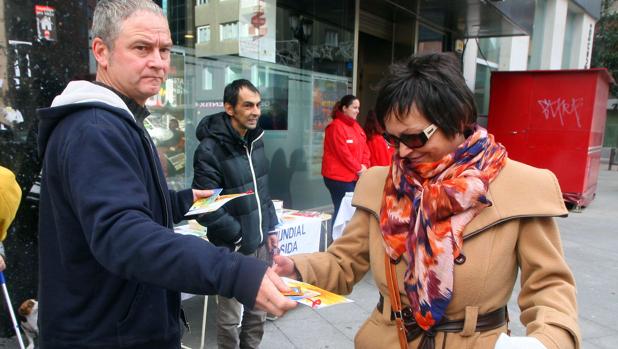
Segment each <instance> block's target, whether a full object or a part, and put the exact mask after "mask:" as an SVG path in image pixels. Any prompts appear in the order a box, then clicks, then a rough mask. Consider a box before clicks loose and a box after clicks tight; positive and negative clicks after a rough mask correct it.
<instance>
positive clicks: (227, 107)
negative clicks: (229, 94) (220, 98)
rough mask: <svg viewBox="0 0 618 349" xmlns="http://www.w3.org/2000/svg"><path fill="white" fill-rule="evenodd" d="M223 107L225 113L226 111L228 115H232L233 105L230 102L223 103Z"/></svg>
mask: <svg viewBox="0 0 618 349" xmlns="http://www.w3.org/2000/svg"><path fill="white" fill-rule="evenodd" d="M223 108H225V113H226V114H227V115H228V116H233V115H234V106H233V105H232V104H230V103H225V104H224V105H223Z"/></svg>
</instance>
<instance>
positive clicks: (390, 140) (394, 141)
mask: <svg viewBox="0 0 618 349" xmlns="http://www.w3.org/2000/svg"><path fill="white" fill-rule="evenodd" d="M382 137H384V140H386V143H388V144H389V145H390V146H391V147H398V146H399V142H398V139H397V137H395V136H393V135H391V134H388V133H386V132H384V133H383V134H382Z"/></svg>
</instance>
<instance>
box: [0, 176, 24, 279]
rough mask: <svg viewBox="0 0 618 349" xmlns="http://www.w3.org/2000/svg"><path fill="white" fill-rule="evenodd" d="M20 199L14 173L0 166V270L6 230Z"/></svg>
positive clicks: (2, 266)
mask: <svg viewBox="0 0 618 349" xmlns="http://www.w3.org/2000/svg"><path fill="white" fill-rule="evenodd" d="M20 200H21V188H20V187H19V184H17V181H16V180H15V175H14V174H13V172H11V171H10V170H9V169H7V168H4V167H2V166H0V272H1V271H4V269H5V268H6V264H5V262H4V258H5V255H4V245H2V241H4V239H5V238H6V232H7V231H8V229H9V226H10V225H11V222H13V219H14V218H15V214H16V213H17V207H19V202H20Z"/></svg>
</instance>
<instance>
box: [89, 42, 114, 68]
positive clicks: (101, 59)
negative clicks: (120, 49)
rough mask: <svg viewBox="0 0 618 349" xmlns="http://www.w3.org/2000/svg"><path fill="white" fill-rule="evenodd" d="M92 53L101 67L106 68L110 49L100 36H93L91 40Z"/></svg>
mask: <svg viewBox="0 0 618 349" xmlns="http://www.w3.org/2000/svg"><path fill="white" fill-rule="evenodd" d="M92 54H93V55H94V59H96V60H97V63H98V64H99V66H100V67H101V68H107V66H108V65H109V57H110V55H111V50H110V49H109V47H108V46H107V45H106V44H105V43H104V42H103V40H101V38H94V40H92Z"/></svg>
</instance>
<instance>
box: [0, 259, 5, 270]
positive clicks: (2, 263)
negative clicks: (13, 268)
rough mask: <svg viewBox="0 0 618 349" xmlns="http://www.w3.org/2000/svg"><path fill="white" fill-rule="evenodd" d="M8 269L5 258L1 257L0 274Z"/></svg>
mask: <svg viewBox="0 0 618 349" xmlns="http://www.w3.org/2000/svg"><path fill="white" fill-rule="evenodd" d="M4 269H6V264H4V258H2V256H0V272H3V271H4Z"/></svg>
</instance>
